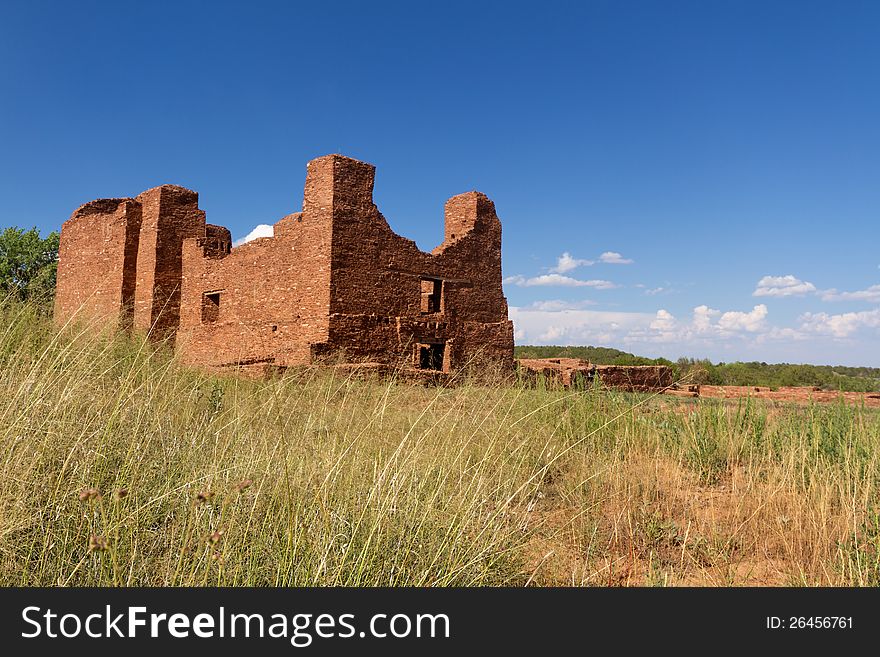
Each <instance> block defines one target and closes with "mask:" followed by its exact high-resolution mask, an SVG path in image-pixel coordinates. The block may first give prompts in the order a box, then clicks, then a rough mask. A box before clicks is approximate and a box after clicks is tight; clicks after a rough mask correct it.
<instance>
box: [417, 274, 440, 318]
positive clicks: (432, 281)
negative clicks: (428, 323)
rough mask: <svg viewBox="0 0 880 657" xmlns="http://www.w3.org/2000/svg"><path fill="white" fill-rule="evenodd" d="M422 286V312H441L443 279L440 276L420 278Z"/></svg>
mask: <svg viewBox="0 0 880 657" xmlns="http://www.w3.org/2000/svg"><path fill="white" fill-rule="evenodd" d="M420 281H421V286H422V314H425V315H427V314H430V313H439V312H440V308H441V298H442V295H443V281H441V280H440V279H438V278H422V279H420Z"/></svg>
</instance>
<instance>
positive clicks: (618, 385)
mask: <svg viewBox="0 0 880 657" xmlns="http://www.w3.org/2000/svg"><path fill="white" fill-rule="evenodd" d="M517 366H518V368H519V371H520V374H521V376H523V378H525V379H527V380H529V379H531V380H536V379H537V378H538V377H541V378H543V380H544V381H545V382H547V383H549V384H551V385H558V386H561V387H566V388H567V387H569V386H572V385H575V384H577V383H580V384H581V385H591V384H593V383H594V382H595V381H599V382H601V384H602V385H603V386H605V387H606V388H612V389H614V390H622V391H626V392H658V391H661V390H664V389H665V388H668V387H670V386H672V385H673V383H674V376H673V371H672V368H670V367H667V366H665V365H594V364H593V363H590V362H589V361H586V360H582V359H580V358H520V359H517Z"/></svg>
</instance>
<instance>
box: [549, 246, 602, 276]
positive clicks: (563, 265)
mask: <svg viewBox="0 0 880 657" xmlns="http://www.w3.org/2000/svg"><path fill="white" fill-rule="evenodd" d="M592 264H595V262H594V261H593V260H583V259H581V258H573V257H572V255H571V254H570V253H569V252H568V251H566V252H565V253H563V254H562V255H561V256H559V257H558V258H557V259H556V266H555V267H551V269H550V271H551V272H554V273H556V274H564V273H566V272H569V271H571V270H572V269H577V268H578V267H589V266H590V265H592Z"/></svg>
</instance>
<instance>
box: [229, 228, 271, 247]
mask: <svg viewBox="0 0 880 657" xmlns="http://www.w3.org/2000/svg"><path fill="white" fill-rule="evenodd" d="M274 235H275V229H274V228H273V227H272V226H270V225H269V224H259V225H258V226H257V227H256V228H254V229H253V230H252V231H251V232H249V233H248V234H247V235H245V236H244V237H240V238H238V239H237V240H235V241H234V242H233V243H232V246H241V245H242V244H246V243H247V242H250V241H251V240H255V239H258V238H260V237H273V236H274Z"/></svg>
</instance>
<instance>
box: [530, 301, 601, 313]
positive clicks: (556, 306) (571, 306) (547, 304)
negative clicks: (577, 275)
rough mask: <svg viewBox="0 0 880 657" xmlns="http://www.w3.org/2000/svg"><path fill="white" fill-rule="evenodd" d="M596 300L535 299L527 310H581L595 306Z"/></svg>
mask: <svg viewBox="0 0 880 657" xmlns="http://www.w3.org/2000/svg"><path fill="white" fill-rule="evenodd" d="M595 305H596V302H595V301H592V300H590V299H583V300H581V301H563V300H562V299H548V300H546V301H535V302H534V303H532V304H531V305H530V306H528V307H527V308H528V310H547V311H550V312H555V311H559V310H581V309H583V308H585V307H587V306H595Z"/></svg>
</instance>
